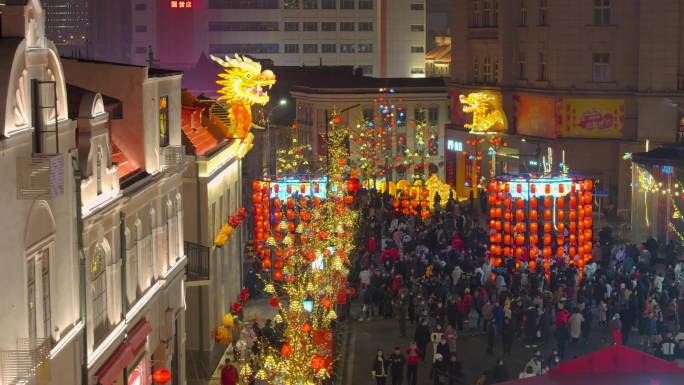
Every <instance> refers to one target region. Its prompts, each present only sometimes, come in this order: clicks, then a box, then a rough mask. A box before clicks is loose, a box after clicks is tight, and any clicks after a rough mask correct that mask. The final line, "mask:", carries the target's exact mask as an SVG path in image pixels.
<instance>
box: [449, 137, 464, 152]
mask: <svg viewBox="0 0 684 385" xmlns="http://www.w3.org/2000/svg"><path fill="white" fill-rule="evenodd" d="M447 151H453V152H463V142H460V141H458V140H451V139H449V140H447Z"/></svg>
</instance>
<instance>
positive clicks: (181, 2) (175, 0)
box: [169, 0, 193, 9]
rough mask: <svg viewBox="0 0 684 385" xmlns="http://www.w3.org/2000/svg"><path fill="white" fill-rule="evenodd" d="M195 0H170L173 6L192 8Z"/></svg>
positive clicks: (170, 4)
mask: <svg viewBox="0 0 684 385" xmlns="http://www.w3.org/2000/svg"><path fill="white" fill-rule="evenodd" d="M192 3H193V0H188V1H185V0H169V6H170V7H171V8H186V9H187V8H192Z"/></svg>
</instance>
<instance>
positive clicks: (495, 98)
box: [459, 91, 508, 134]
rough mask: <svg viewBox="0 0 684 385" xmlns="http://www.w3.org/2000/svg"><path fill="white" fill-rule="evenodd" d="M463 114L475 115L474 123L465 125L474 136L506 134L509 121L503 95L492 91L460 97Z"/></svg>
mask: <svg viewBox="0 0 684 385" xmlns="http://www.w3.org/2000/svg"><path fill="white" fill-rule="evenodd" d="M459 100H460V102H461V105H462V107H463V112H465V113H467V114H473V122H472V123H471V124H465V125H464V126H465V128H469V129H470V133H472V134H487V133H496V132H504V131H506V130H507V129H508V120H507V119H506V113H505V112H504V110H503V104H502V102H501V94H499V93H496V92H492V91H481V92H473V93H470V94H468V96H465V95H460V96H459Z"/></svg>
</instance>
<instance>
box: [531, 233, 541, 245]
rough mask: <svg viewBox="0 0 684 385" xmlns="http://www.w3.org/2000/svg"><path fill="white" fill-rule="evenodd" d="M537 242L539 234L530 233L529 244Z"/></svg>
mask: <svg viewBox="0 0 684 385" xmlns="http://www.w3.org/2000/svg"><path fill="white" fill-rule="evenodd" d="M537 243H539V236H538V235H537V234H531V235H530V244H531V245H536V244H537Z"/></svg>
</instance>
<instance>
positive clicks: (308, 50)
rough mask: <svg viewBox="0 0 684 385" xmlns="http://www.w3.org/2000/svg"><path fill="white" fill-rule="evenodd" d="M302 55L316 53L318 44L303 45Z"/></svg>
mask: <svg viewBox="0 0 684 385" xmlns="http://www.w3.org/2000/svg"><path fill="white" fill-rule="evenodd" d="M302 48H303V51H304V53H318V44H304V46H303V47H302Z"/></svg>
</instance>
